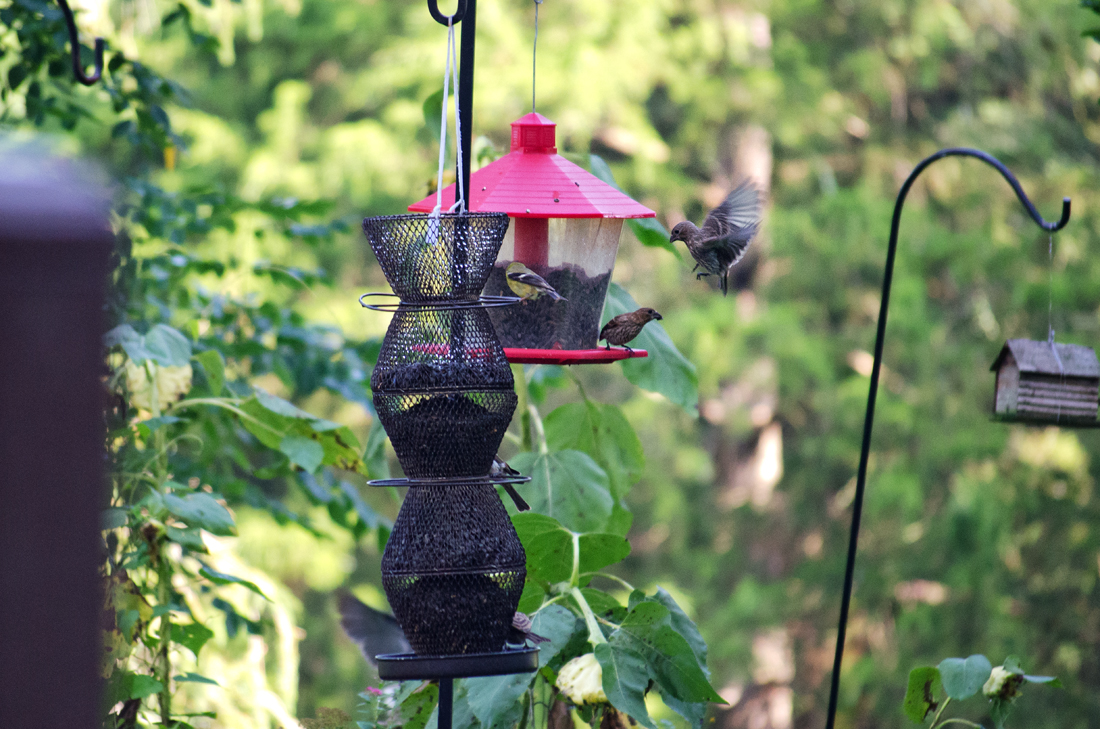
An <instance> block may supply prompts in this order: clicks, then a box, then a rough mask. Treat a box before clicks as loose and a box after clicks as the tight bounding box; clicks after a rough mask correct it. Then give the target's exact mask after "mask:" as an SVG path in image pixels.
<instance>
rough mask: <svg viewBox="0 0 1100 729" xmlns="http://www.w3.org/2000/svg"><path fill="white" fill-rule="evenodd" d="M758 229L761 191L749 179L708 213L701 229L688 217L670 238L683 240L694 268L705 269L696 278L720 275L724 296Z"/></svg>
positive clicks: (673, 231)
mask: <svg viewBox="0 0 1100 729" xmlns="http://www.w3.org/2000/svg"><path fill="white" fill-rule="evenodd" d="M759 228H760V191H759V190H757V189H756V185H754V184H752V183H751V182H749V181H748V180H746V181H745V182H742V183H741V184H740V185H738V186H737V187H736V188H734V190H733V192H731V193H730V194H729V195H727V196H726V199H725V200H724V201H723V202H722V204H721V205H719V206H718V207H716V208H715V209H714V210H711V211H710V212H709V213H707V219H706V220H704V221H703V227H702V228H697V227H695V224H694V223H692V222H689V221H686V220H685V221H684V222H682V223H677V224H676V227H674V228H673V229H672V235H671V236H670V238H669V240H671V241H672V242H676V241H678V240H682V241H683V242H684V243H685V244H686V245H687V247H688V251H689V252H690V253H691V257H692V258H694V259H695V268H693V269H691V270H692V271H697V270H698V269H699V268H702V269H703V272H702V273H698V274H696V275H695V279H696V280H698V279H700V278H702V277H703V276H711V275H714V276H717V277H718V284H719V286H720V287H721V288H722V295H723V296H725V295H726V290H727V288H728V283H727V278H728V277H729V273H730V269H731V268H733V266H734V265H735V264H736V263H737V262H738V261H740V260H741V258H742V257H743V256H744V255H745V251H746V250H748V248H749V243H751V242H752V239H753V238H754V237H755V236H756V231H757V230H758V229H759Z"/></svg>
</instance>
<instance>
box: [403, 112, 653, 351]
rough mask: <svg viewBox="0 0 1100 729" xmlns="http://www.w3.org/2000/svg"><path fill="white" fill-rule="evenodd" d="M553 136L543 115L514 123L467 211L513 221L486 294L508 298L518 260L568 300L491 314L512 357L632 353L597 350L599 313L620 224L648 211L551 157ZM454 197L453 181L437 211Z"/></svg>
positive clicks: (481, 173)
mask: <svg viewBox="0 0 1100 729" xmlns="http://www.w3.org/2000/svg"><path fill="white" fill-rule="evenodd" d="M555 136H556V135H555V124H554V122H552V121H550V120H549V119H547V118H546V117H544V116H542V115H541V114H536V113H533V112H532V113H531V114H527V115H526V116H524V117H522V118H521V119H519V120H517V121H515V122H513V123H512V143H511V151H510V152H509V154H507V155H505V156H504V157H502V158H500V159H498V160H497V161H495V162H493V163H491V164H489V165H486V166H485V167H483V168H481V169H480V170H478V171H477V172H474V173H473V175H472V176H471V179H470V205H469V209H470V210H471V211H472V212H497V213H507V214H508V216H509V218H510V219H511V222H510V225H509V228H508V233H507V235H505V237H504V244H503V245H502V246H501V248H500V255H499V256H498V258H497V262H496V266H495V267H494V269H493V272H492V274H490V276H489V282H488V283H487V284H486V286H485V293H486V294H491V295H494V296H501V295H503V296H508V295H511V294H512V292H511V291H510V290H509V287H508V284H507V281H506V279H505V269H506V268H507V266H508V264H509V263H511V262H513V261H519V262H521V263H523V264H524V265H526V266H527V267H528V268H530V269H531V270H533V271H534V272H535V273H537V274H539V275H540V276H542V277H543V278H544V279H546V281H547V282H548V283H549V284H550V285H551V286H553V287H554V288H555V290H557V292H558V293H559V294H560V295H562V296H564V297H565V301H553V300H551V299H549V298H547V297H543V298H540V299H539V300H537V301H525V302H523V303H522V304H519V305H517V306H511V307H505V308H495V309H490V310H489V316H490V317H491V318H492V320H493V325H494V326H495V327H496V332H497V336H499V337H500V340H501V343H502V344H503V345H504V351H505V353H506V354H507V355H508V360H509V361H510V362H542V363H554V364H577V363H581V362H600V361H611V360H615V359H623V358H624V357H627V356H629V355H628V354H627V352H626V351H624V350H620V349H614V350H607V349H604V348H597V347H596V344H597V343H596V337H597V335H598V333H599V328H600V314H601V312H602V311H603V305H604V298H605V297H606V295H607V288H608V284H609V283H610V281H611V272H612V269H613V268H614V266H615V255H616V252H617V250H618V247H619V234H620V232H621V231H622V227H623V221H624V220H625V219H627V218H652V217H654V215H655V213H654V212H653V211H652V210H650V209H649V208H647V207H646V206H644V205H642V204H641V203H638V202H636V201H635V200H632V199H631V198H630V197H629V196H627V195H625V194H624V193H622V192H621V191H620V190H618V189H616V188H614V187H612V186H611V185H608V184H607V183H605V182H603V181H602V180H600V179H599V178H597V177H595V176H594V175H592V174H590V173H588V172H587V171H586V170H584V169H582V168H581V167H578V166H577V165H575V164H573V163H572V162H570V161H569V160H567V159H565V158H564V157H562V156H561V155H560V154H558V150H557V147H556V146H555V145H556V141H555ZM454 194H455V186H454V185H451V186H449V187H447V188H446V189H444V190H443V205H444V207H446V206H447V205H449V204H450V203H451V201H453V200H454ZM434 205H435V196H434V195H433V196H429V197H426V198H424V199H423V200H421V201H419V202H417V203H414V204H413V205H410V206H409V210H410V211H411V212H414V213H415V212H429V211H431V209H432V207H433V206H434ZM521 350H522V351H521ZM633 356H645V352H644V350H635V353H634V354H633Z"/></svg>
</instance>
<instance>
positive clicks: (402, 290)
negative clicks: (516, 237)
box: [363, 213, 508, 302]
mask: <svg viewBox="0 0 1100 729" xmlns="http://www.w3.org/2000/svg"><path fill="white" fill-rule="evenodd" d="M507 230H508V216H507V215H501V214H499V213H445V214H442V215H387V216H382V217H377V218H367V219H366V220H364V221H363V232H364V233H366V235H367V240H368V241H369V242H370V247H371V250H373V251H374V255H375V256H377V257H378V263H379V265H380V266H381V267H382V272H383V273H384V274H385V275H386V280H387V281H389V284H390V286H391V287H392V288H393V291H394V293H395V294H397V295H398V296H399V297H400V298H401V300H402V301H403V302H426V301H440V300H454V299H471V298H477V296H478V295H479V294H480V293H481V290H482V289H483V288H485V282H486V281H487V280H488V278H489V272H490V271H491V270H492V268H493V262H494V261H495V260H496V257H497V253H498V252H499V251H500V244H501V242H502V241H503V240H504V234H505V233H506V232H507Z"/></svg>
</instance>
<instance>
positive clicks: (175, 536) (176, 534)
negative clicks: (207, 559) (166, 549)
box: [165, 526, 208, 554]
mask: <svg viewBox="0 0 1100 729" xmlns="http://www.w3.org/2000/svg"><path fill="white" fill-rule="evenodd" d="M165 532H166V533H167V535H168V539H170V540H171V541H173V542H175V543H176V544H179V545H181V546H184V547H187V549H189V550H191V551H192V552H198V553H199V554H207V552H208V550H207V549H206V544H205V543H204V542H203V541H202V534H201V533H200V532H199V529H198V527H188V528H186V529H179V528H177V527H174V526H169V527H167V528H166V529H165Z"/></svg>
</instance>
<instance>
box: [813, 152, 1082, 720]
mask: <svg viewBox="0 0 1100 729" xmlns="http://www.w3.org/2000/svg"><path fill="white" fill-rule="evenodd" d="M944 157H974V158H975V159H980V160H981V161H983V162H985V163H986V164H988V165H990V166H991V167H993V168H995V169H996V170H997V171H998V172H1000V173H1001V176H1002V177H1004V178H1005V180H1006V181H1008V184H1009V185H1011V186H1012V190H1013V191H1014V192H1015V193H1016V197H1018V198H1019V199H1020V202H1021V203H1022V204H1023V206H1024V208H1025V209H1026V210H1027V212H1028V215H1030V216H1031V218H1032V220H1034V221H1035V223H1036V224H1037V225H1038V226H1039V227H1040V228H1042V229H1043V230H1046V231H1050V232H1054V231H1056V230H1061V229H1062V228H1064V227H1065V226H1066V223H1068V222H1069V211H1070V201H1069V198H1068V197H1066V198H1062V217H1061V219H1059V220H1058V222H1056V223H1048V222H1047V221H1046V220H1044V219H1043V216H1041V215H1039V212H1038V211H1037V210H1036V209H1035V206H1034V205H1033V204H1032V203H1031V200H1029V199H1028V197H1027V195H1025V194H1024V190H1023V188H1022V187H1020V182H1019V181H1018V180H1017V179H1016V176H1015V175H1013V174H1012V172H1011V171H1009V169H1008V168H1007V167H1005V166H1004V165H1003V164H1002V163H1001V162H1000V161H999V160H998V159H997V158H996V157H993V156H992V155H989V154H986V153H985V152H982V151H981V150H978V149H969V148H965V147H951V148H948V149H941V150H940V151H939V152H936V153H935V154H933V155H932V156H930V157H927V158H925V159H924V160H922V161H921V162H920V164H918V165H917V166H916V167H915V168H913V171H912V172H911V173H910V174H909V177H908V178H907V179H906V180H905V183H904V184H903V185H902V186H901V190H900V191H899V192H898V199H897V203H896V204H895V205H894V218H893V220H892V222H891V224H890V245H889V247H888V248H887V250H886V272H885V274H884V275H883V280H882V302H881V305H880V307H879V312H878V333H877V334H876V335H875V361H874V365H873V366H872V367H871V385H870V391H869V393H868V395H867V415H866V417H865V418H864V421H863V445H862V450H861V451H860V454H859V472H858V475H857V477H856V494H855V500H854V502H853V506H852V527H851V532H850V534H849V537H848V564H847V566H846V568H845V571H844V593H843V596H842V598H841V602H840V621H839V623H838V626H837V636H836V655H835V658H834V660H833V675H832V684H831V686H830V689H829V713H828V718H827V719H826V721H825V728H826V729H833V725H834V723H835V721H836V710H837V698H838V695H839V693H840V668H841V663H842V661H843V658H844V639H845V634H846V633H847V629H848V610H849V608H850V607H851V602H852V582H853V580H854V575H855V566H856V548H857V546H858V542H859V522H860V517H861V515H862V514H863V494H864V490H865V487H866V484H867V460H868V458H869V457H870V454H871V429H872V427H873V425H874V419H875V400H876V397H877V395H878V379H879V372H880V371H881V369H882V347H883V343H884V340H885V338H886V315H887V312H888V311H889V308H890V284H891V282H892V281H893V277H894V258H895V253H896V251H897V246H898V227H899V226H900V224H901V209H902V206H903V205H904V204H905V197H906V196H907V195H908V194H909V188H911V187H912V186H913V183H914V182H916V179H917V177H918V176H919V175H920V173H921V172H923V171H924V170H925V168H927V167H928V166H929V165H930V164H932V163H933V162H935V161H936V160H939V159H943V158H944Z"/></svg>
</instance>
